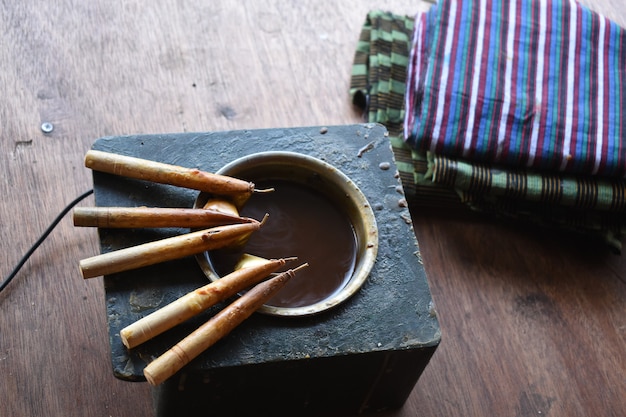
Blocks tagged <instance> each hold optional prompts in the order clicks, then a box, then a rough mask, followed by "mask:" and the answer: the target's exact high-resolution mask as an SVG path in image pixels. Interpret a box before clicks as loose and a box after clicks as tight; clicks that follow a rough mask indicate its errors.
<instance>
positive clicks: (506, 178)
mask: <svg viewBox="0 0 626 417" xmlns="http://www.w3.org/2000/svg"><path fill="white" fill-rule="evenodd" d="M430 162H431V170H432V180H433V182H435V183H438V184H440V185H443V186H447V187H451V188H454V189H455V190H461V191H463V192H464V193H466V195H465V198H464V199H465V200H469V199H470V198H469V197H468V195H490V196H495V197H506V198H510V199H512V200H517V201H521V200H524V201H529V202H535V203H537V202H540V203H544V204H549V205H555V206H562V207H568V208H574V209H581V210H585V211H590V210H594V211H603V212H611V213H624V212H626V196H625V195H624V194H625V192H626V180H623V179H622V180H619V181H602V180H597V179H595V178H593V177H590V176H579V177H574V176H568V175H562V174H538V173H535V172H526V171H520V170H502V169H493V168H492V167H490V166H488V165H483V164H472V163H469V162H466V161H463V160H457V159H451V158H446V157H444V156H439V155H437V156H433V157H432V158H431V161H430ZM620 217H623V216H620Z"/></svg>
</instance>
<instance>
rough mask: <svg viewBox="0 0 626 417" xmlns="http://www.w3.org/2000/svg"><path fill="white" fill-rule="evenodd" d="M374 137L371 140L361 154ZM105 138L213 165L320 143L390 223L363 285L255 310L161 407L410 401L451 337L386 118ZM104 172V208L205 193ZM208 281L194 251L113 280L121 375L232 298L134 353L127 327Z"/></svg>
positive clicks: (100, 146) (173, 202)
mask: <svg viewBox="0 0 626 417" xmlns="http://www.w3.org/2000/svg"><path fill="white" fill-rule="evenodd" d="M370 143H371V144H372V147H371V149H369V150H367V151H365V152H361V151H362V150H363V148H364V147H365V146H366V145H368V144H370ZM93 148H94V149H97V150H102V151H109V152H114V153H119V154H124V155H129V156H136V157H140V158H145V159H151V160H155V161H160V162H165V163H170V164H176V165H181V166H185V167H197V168H199V169H202V170H206V171H209V172H215V171H217V170H218V169H219V168H221V167H222V166H223V165H225V164H226V163H228V162H230V161H232V160H234V159H237V158H239V157H241V156H245V155H248V154H252V153H255V152H261V151H270V150H288V151H292V152H299V153H303V154H307V155H310V156H313V157H316V158H319V159H321V160H324V161H326V162H328V163H330V164H331V165H334V166H335V167H337V168H338V169H340V170H341V171H342V172H343V173H344V174H346V175H347V176H348V177H350V178H351V179H352V180H353V181H354V182H355V183H356V185H357V186H358V187H359V188H360V189H361V191H363V193H364V194H365V195H366V197H367V198H368V200H369V202H370V203H371V205H372V206H373V208H374V213H375V216H376V221H377V224H378V228H379V239H380V241H379V251H378V257H377V260H376V263H375V265H374V268H373V270H372V272H371V274H370V276H369V278H368V280H367V282H366V283H365V285H364V286H363V287H362V288H361V290H360V291H358V292H357V294H356V295H355V296H353V297H352V298H350V299H349V300H347V301H346V302H345V303H343V304H341V305H340V306H338V307H336V308H334V309H332V310H330V311H327V312H325V313H322V314H320V315H316V316H311V317H305V318H289V317H274V316H267V315H261V314H255V315H253V316H252V317H250V318H249V319H248V320H246V321H245V322H244V323H243V324H241V325H240V326H239V327H237V328H236V329H235V330H234V331H233V332H231V333H230V334H229V335H228V336H227V337H226V338H224V339H222V340H221V341H220V342H218V343H217V344H216V345H214V346H212V347H211V348H209V349H208V350H207V351H206V352H204V353H203V354H202V355H201V356H200V357H198V358H196V359H195V360H194V361H192V362H191V363H190V364H189V365H187V366H186V367H185V368H183V369H182V370H181V371H180V372H179V373H178V374H176V375H175V376H174V377H172V378H171V379H170V380H168V381H166V382H165V383H164V384H162V385H161V386H159V387H158V388H156V389H155V390H154V394H155V406H156V411H157V414H158V415H162V416H169V415H187V416H191V415H207V416H222V415H224V416H226V415H227V416H237V415H241V416H279V415H290V416H294V415H325V416H328V415H351V414H357V413H361V412H371V411H379V410H384V409H393V408H398V407H401V406H402V405H403V404H404V402H405V400H406V398H407V397H408V395H409V394H410V392H411V390H412V388H413V386H414V385H415V383H416V382H417V380H418V378H419V376H420V375H421V373H422V371H423V370H424V368H425V367H426V365H427V363H428V361H429V359H430V357H431V356H432V354H433V353H434V351H435V349H436V347H437V346H438V344H439V341H440V330H439V324H438V321H437V318H436V315H435V313H434V309H433V305H432V298H431V295H430V290H429V288H428V283H427V280H426V274H425V272H424V268H423V266H422V265H421V263H420V260H419V247H418V244H417V241H416V239H415V235H414V233H413V229H412V227H411V224H410V215H409V212H408V209H407V208H406V207H404V206H403V205H402V204H400V200H401V199H402V198H403V196H402V194H401V188H400V187H399V185H400V184H399V180H398V178H397V173H396V169H395V165H394V160H393V154H392V151H391V148H390V144H389V140H388V138H387V134H386V130H385V128H384V127H383V126H381V125H375V124H361V125H349V126H330V127H328V129H321V128H320V127H305V128H290V129H266V130H243V131H230V132H211V133H176V134H162V135H135V136H124V137H107V138H101V139H99V140H97V141H96V142H95V144H94V146H93ZM386 164H389V166H390V168H389V169H386V168H387V166H386ZM93 178H94V188H95V197H96V205H98V206H141V205H146V206H156V207H191V206H192V205H193V202H194V200H195V198H196V196H197V194H198V192H197V191H193V190H186V189H180V188H177V187H172V186H168V185H162V184H154V183H149V182H144V181H139V180H132V179H127V178H121V177H116V176H113V175H109V174H104V173H98V172H94V175H93ZM184 232H187V230H184V229H173V228H172V229H159V230H148V229H133V230H113V229H109V230H107V229H100V231H99V234H100V241H101V250H102V252H108V251H111V250H115V249H119V248H122V247H127V246H132V245H136V244H139V243H143V242H147V241H151V240H155V239H159V238H163V237H168V236H173V235H176V234H180V233H184ZM329 236H330V238H332V231H329ZM207 282H208V280H207V278H206V277H205V276H204V275H203V273H202V271H201V270H200V268H199V266H198V265H197V263H196V261H195V259H194V258H193V257H189V258H185V259H181V260H177V261H171V262H165V263H162V264H158V265H154V266H150V267H145V268H141V269H137V270H133V271H127V272H122V273H117V274H112V275H109V276H106V277H105V278H104V285H105V290H106V304H107V318H108V323H109V334H110V343H111V356H112V364H113V371H114V373H115V375H116V376H117V377H118V378H121V379H124V380H128V381H143V380H144V377H143V373H142V371H143V368H144V367H145V366H146V364H147V363H149V362H150V361H151V360H152V359H153V358H155V357H157V356H159V355H160V354H162V353H163V352H165V351H166V350H167V349H168V348H170V347H171V346H172V345H174V344H175V343H176V342H178V341H179V340H180V339H182V338H183V337H185V336H186V335H187V334H189V333H191V332H192V331H193V330H195V328H197V327H198V326H199V325H200V324H201V323H203V322H205V321H206V320H208V318H210V317H211V316H212V315H214V314H215V313H216V312H217V311H219V310H220V309H222V308H223V307H224V306H225V305H226V303H224V304H222V305H218V306H215V307H214V308H212V309H210V310H208V311H206V312H205V313H203V314H201V315H200V316H198V317H196V318H194V319H191V320H189V321H188V322H185V323H183V324H181V325H180V326H178V327H176V328H174V329H172V330H170V331H168V332H166V333H164V334H162V335H160V336H158V337H156V338H155V339H153V340H151V341H149V342H146V343H144V344H143V345H140V346H138V347H136V348H135V349H132V350H130V351H129V350H127V349H126V348H125V347H124V346H123V344H122V342H121V339H120V337H119V331H120V330H121V329H122V328H124V327H125V326H127V325H129V324H131V323H132V322H134V321H136V320H138V319H139V318H141V317H143V316H145V315H147V314H149V313H150V312H152V311H154V310H156V309H158V308H159V307H162V306H164V305H166V304H167V303H169V302H171V301H173V300H175V299H176V298H178V297H180V296H182V295H184V294H186V293H187V292H190V291H193V290H194V289H196V288H198V287H200V286H202V285H205V284H206V283H207Z"/></svg>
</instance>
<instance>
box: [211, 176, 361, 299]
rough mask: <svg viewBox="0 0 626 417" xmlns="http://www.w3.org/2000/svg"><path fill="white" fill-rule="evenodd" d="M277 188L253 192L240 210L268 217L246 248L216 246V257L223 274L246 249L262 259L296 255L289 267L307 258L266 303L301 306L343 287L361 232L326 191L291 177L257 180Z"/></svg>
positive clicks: (213, 257) (259, 185)
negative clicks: (279, 179) (224, 248)
mask: <svg viewBox="0 0 626 417" xmlns="http://www.w3.org/2000/svg"><path fill="white" fill-rule="evenodd" d="M255 185H256V187H257V188H259V189H264V188H271V187H273V188H274V189H275V191H274V192H272V193H263V194H260V193H257V194H253V195H252V197H251V198H250V200H249V201H248V202H247V203H246V204H245V206H244V207H243V208H242V209H241V212H240V214H241V215H242V216H246V217H252V218H254V219H258V220H261V219H262V218H263V216H265V214H266V213H268V214H269V218H268V220H267V222H266V223H265V224H264V225H263V227H262V228H261V229H260V230H259V231H257V232H255V233H254V234H253V235H252V236H251V238H250V240H249V241H248V243H247V244H246V246H245V247H244V248H243V250H242V251H240V252H237V253H234V252H232V251H225V250H222V251H214V252H212V253H211V262H212V263H213V267H214V268H215V270H216V272H217V273H218V274H219V275H220V276H224V275H226V274H228V273H229V272H231V271H232V270H233V267H234V265H235V263H236V261H237V259H239V256H241V254H242V253H249V254H251V255H256V256H260V257H263V258H267V259H271V258H286V257H290V256H297V257H298V259H297V260H296V261H293V262H291V263H290V264H289V265H288V268H295V267H296V266H298V265H300V264H302V263H304V262H308V263H309V267H308V268H305V269H303V270H301V271H299V272H298V274H297V275H296V276H295V277H294V278H293V279H292V280H291V281H290V282H289V283H288V284H287V285H286V286H285V287H284V288H283V289H282V290H281V291H280V292H279V293H278V294H277V295H276V296H274V298H272V299H271V300H270V301H269V302H268V303H267V304H268V305H272V306H275V307H302V306H308V305H311V304H314V303H316V302H319V301H322V300H324V299H326V298H328V297H330V296H331V295H333V294H334V293H336V292H337V291H339V290H341V289H342V288H343V287H344V286H345V284H346V283H347V282H348V280H349V279H350V277H351V276H352V273H353V272H354V267H355V259H356V236H355V232H354V229H353V227H352V223H351V222H350V220H349V218H348V216H347V215H346V214H345V213H344V212H343V211H342V210H341V208H340V207H337V206H336V205H335V204H333V203H332V201H330V199H328V198H327V197H326V196H325V195H323V194H321V193H319V192H317V191H315V190H313V189H311V188H308V187H305V186H302V185H297V184H295V183H291V182H287V181H282V180H281V181H267V182H255Z"/></svg>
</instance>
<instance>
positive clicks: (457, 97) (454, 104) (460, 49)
mask: <svg viewBox="0 0 626 417" xmlns="http://www.w3.org/2000/svg"><path fill="white" fill-rule="evenodd" d="M470 13H471V2H470V1H464V2H463V3H462V10H461V11H460V14H461V16H470V15H471V14H470ZM470 22H471V19H469V18H463V19H461V22H460V25H459V36H458V38H457V39H458V43H457V44H456V45H455V47H454V49H455V51H454V53H455V59H456V61H455V64H454V76H453V79H452V95H451V96H450V106H449V107H450V109H449V113H448V119H447V120H446V123H447V125H448V128H447V129H446V135H445V139H444V142H445V143H450V144H452V146H453V147H454V146H455V145H456V143H457V141H458V136H459V135H458V133H459V132H458V127H459V121H460V119H461V117H460V108H461V106H462V104H463V95H462V94H461V92H462V91H464V90H465V83H464V81H465V74H466V73H467V62H468V59H467V54H468V52H469V51H468V49H469V48H468V47H467V45H468V44H469V39H470V29H471V24H470ZM452 127H453V128H452Z"/></svg>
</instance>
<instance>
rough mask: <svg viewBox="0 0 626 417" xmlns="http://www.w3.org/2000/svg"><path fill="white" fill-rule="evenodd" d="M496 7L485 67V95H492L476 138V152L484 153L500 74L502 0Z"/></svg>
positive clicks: (482, 116) (480, 120)
mask: <svg viewBox="0 0 626 417" xmlns="http://www.w3.org/2000/svg"><path fill="white" fill-rule="evenodd" d="M493 6H494V8H493V9H492V10H491V12H490V13H491V16H492V19H491V26H490V29H489V31H490V38H489V51H488V55H487V65H486V66H484V67H483V69H484V70H486V71H487V74H486V76H485V90H484V96H485V97H491V98H492V99H490V100H488V101H487V102H486V103H484V104H483V107H482V112H481V115H480V118H479V127H478V138H476V139H477V140H476V154H478V155H484V154H486V152H487V149H488V146H489V140H490V137H489V132H490V130H491V124H492V122H493V110H494V100H493V98H495V95H496V91H495V90H496V81H497V76H498V55H499V53H500V44H499V41H500V19H499V16H500V13H501V6H502V2H501V1H494V2H493Z"/></svg>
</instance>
